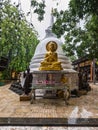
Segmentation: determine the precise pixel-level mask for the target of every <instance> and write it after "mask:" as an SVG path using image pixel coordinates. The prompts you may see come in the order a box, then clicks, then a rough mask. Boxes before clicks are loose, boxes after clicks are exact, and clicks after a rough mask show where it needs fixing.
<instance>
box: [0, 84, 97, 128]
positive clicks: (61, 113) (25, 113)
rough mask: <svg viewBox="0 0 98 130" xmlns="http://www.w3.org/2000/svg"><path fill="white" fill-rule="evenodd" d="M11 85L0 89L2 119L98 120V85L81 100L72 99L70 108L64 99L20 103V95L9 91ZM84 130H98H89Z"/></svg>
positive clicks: (0, 115) (0, 114)
mask: <svg viewBox="0 0 98 130" xmlns="http://www.w3.org/2000/svg"><path fill="white" fill-rule="evenodd" d="M9 86H10V84H9V85H6V86H3V87H0V117H51V118H54V117H61V118H63V117H64V118H72V117H73V118H78V117H79V118H98V85H92V91H90V92H88V94H87V95H84V96H81V97H79V98H71V99H70V101H69V103H70V105H69V106H66V105H65V103H64V101H63V100H62V99H37V100H36V102H35V103H34V104H30V102H29V101H21V102H20V101H19V95H17V94H15V93H14V92H12V91H11V90H9V89H8V88H9ZM50 129H51V130H82V129H83V128H81V129H80V128H78V127H77V128H73V127H71V128H67V127H62V129H61V128H60V127H28V129H27V127H25V128H24V127H18V128H17V127H13V128H11V127H7V128H6V127H0V130H50ZM83 130H98V128H97V127H96V128H87V127H85V129H83Z"/></svg>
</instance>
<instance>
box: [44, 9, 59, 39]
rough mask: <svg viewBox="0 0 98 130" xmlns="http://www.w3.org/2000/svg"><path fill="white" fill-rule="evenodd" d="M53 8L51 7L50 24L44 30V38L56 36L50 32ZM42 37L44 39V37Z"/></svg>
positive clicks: (52, 21)
mask: <svg viewBox="0 0 98 130" xmlns="http://www.w3.org/2000/svg"><path fill="white" fill-rule="evenodd" d="M53 11H54V10H53V8H52V9H51V16H50V25H49V26H48V28H47V29H46V30H45V32H46V35H45V38H47V37H57V36H56V35H55V34H54V33H53V32H52V26H53V23H54V17H53ZM45 38H44V39H45Z"/></svg>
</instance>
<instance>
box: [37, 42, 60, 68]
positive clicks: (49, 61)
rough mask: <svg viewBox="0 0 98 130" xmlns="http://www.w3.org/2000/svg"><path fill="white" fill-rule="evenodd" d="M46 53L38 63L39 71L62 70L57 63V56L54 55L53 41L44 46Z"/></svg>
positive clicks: (55, 45) (55, 47)
mask: <svg viewBox="0 0 98 130" xmlns="http://www.w3.org/2000/svg"><path fill="white" fill-rule="evenodd" d="M46 49H47V53H46V54H45V58H44V60H43V61H42V62H41V63H40V64H41V65H40V67H39V70H62V66H61V62H60V61H58V55H57V53H56V50H57V44H56V42H54V41H50V42H48V43H47V45H46Z"/></svg>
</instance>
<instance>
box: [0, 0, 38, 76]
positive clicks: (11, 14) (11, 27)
mask: <svg viewBox="0 0 98 130" xmlns="http://www.w3.org/2000/svg"><path fill="white" fill-rule="evenodd" d="M18 6H19V5H17V6H13V5H11V4H10V2H9V1H7V0H3V1H1V2H0V56H5V57H8V62H9V64H8V68H7V70H6V71H5V72H3V74H4V75H5V77H8V78H10V72H11V71H15V72H20V71H24V70H26V68H27V67H28V65H29V62H30V60H31V57H32V56H33V54H34V51H35V48H36V46H37V44H38V40H37V32H36V31H35V29H34V27H31V26H30V25H29V24H28V22H27V21H26V18H25V16H24V14H23V12H20V11H19V9H18ZM7 71H8V72H7Z"/></svg>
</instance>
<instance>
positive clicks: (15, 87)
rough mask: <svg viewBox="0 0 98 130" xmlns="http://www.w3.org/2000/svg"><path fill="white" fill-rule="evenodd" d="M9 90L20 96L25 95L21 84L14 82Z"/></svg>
mask: <svg viewBox="0 0 98 130" xmlns="http://www.w3.org/2000/svg"><path fill="white" fill-rule="evenodd" d="M9 89H10V90H12V91H13V92H15V93H16V94H19V95H22V94H23V93H24V90H23V88H22V86H21V84H20V83H19V82H13V83H12V84H11V86H10V88H9Z"/></svg>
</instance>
